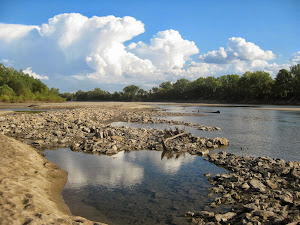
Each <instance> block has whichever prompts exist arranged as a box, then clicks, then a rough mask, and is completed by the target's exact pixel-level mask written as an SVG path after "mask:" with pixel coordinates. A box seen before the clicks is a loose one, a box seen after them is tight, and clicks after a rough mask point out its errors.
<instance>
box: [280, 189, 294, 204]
mask: <svg viewBox="0 0 300 225" xmlns="http://www.w3.org/2000/svg"><path fill="white" fill-rule="evenodd" d="M279 198H280V200H282V201H283V202H284V203H290V204H293V195H292V194H291V193H289V192H287V191H286V192H285V193H283V194H281V195H279Z"/></svg>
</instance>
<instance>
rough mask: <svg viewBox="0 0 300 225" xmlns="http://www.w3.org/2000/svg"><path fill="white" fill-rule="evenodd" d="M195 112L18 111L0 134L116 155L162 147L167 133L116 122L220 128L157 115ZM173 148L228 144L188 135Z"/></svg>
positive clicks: (203, 149)
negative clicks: (118, 124) (122, 125)
mask: <svg viewBox="0 0 300 225" xmlns="http://www.w3.org/2000/svg"><path fill="white" fill-rule="evenodd" d="M167 115H168V116H178V115H181V116H182V115H195V114H187V113H185V114H179V113H168V112H164V111H158V110H153V109H134V110H132V109H101V108H80V109H73V110H56V111H48V112H44V113H38V114H16V115H7V116H5V117H1V118H0V121H1V123H0V133H2V134H5V135H8V136H11V137H14V138H16V139H18V140H21V141H22V142H24V143H26V144H29V145H32V146H34V147H36V148H37V149H41V150H43V149H55V148H59V147H71V148H72V149H73V150H82V151H86V152H99V153H104V154H115V153H117V152H119V151H122V150H136V149H151V150H162V145H161V141H162V138H163V135H164V133H163V132H162V131H160V130H155V129H133V128H129V127H112V126H108V124H109V123H111V122H114V121H131V122H134V123H168V124H175V125H177V124H184V125H186V126H193V127H195V126H199V127H201V129H203V130H217V128H212V127H208V126H201V125H198V124H189V123H184V122H180V121H179V122H178V121H168V120H164V119H159V118H155V117H154V116H167ZM168 145H170V150H171V151H173V150H174V151H188V152H190V153H192V154H202V155H203V154H207V153H208V150H207V149H212V148H217V147H219V146H222V145H228V140H227V139H225V138H214V139H208V138H198V137H193V136H192V135H190V134H189V135H186V136H185V137H182V138H181V139H177V140H173V141H170V143H168Z"/></svg>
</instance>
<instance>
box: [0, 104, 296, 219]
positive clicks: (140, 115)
mask: <svg viewBox="0 0 300 225" xmlns="http://www.w3.org/2000/svg"><path fill="white" fill-rule="evenodd" d="M166 116H171V117H175V116H202V115H201V114H188V113H185V114H182V113H180V114H179V113H169V112H165V111H159V110H156V109H153V108H149V107H147V108H144V107H134V108H132V107H131V108H130V107H124V106H123V105H120V106H118V105H116V106H115V107H104V106H103V107H93V108H76V109H68V110H56V111H48V112H43V113H37V114H10V115H6V116H0V144H1V146H2V148H1V151H2V153H1V154H2V155H1V156H3V157H1V159H0V160H1V167H0V168H1V170H0V171H1V173H0V175H1V177H0V212H1V215H0V224H12V223H14V222H15V221H17V222H16V223H15V224H41V223H45V224H97V223H94V222H91V221H88V220H86V219H84V218H81V217H74V216H71V215H70V212H69V211H68V208H67V206H66V205H64V203H63V200H62V198H61V195H60V193H61V190H62V189H63V186H64V184H65V182H66V172H64V171H62V170H60V169H59V168H58V167H57V166H55V165H54V164H52V163H51V162H49V161H47V160H46V159H45V158H43V157H42V156H41V155H40V154H38V153H37V152H36V150H35V149H34V148H32V147H30V146H27V145H25V144H23V143H26V144H28V145H31V146H33V147H35V148H36V149H39V150H43V149H55V148H62V147H71V149H72V150H74V151H84V152H89V153H96V154H108V155H113V154H116V153H118V152H119V151H131V150H141V149H148V150H159V151H161V150H164V151H167V152H170V153H178V152H189V153H190V154H198V155H201V156H206V155H208V157H207V158H206V159H207V160H209V161H210V162H211V163H214V164H216V165H217V166H220V167H224V168H226V169H227V170H228V171H230V172H229V173H228V174H222V175H216V176H214V177H210V174H205V176H207V177H208V179H209V181H210V182H211V183H212V185H213V187H212V189H211V195H212V196H214V197H215V200H214V201H213V202H212V203H211V207H212V208H215V207H218V206H220V205H221V204H230V205H232V209H231V211H230V212H226V213H224V214H215V213H213V212H209V211H199V212H188V213H187V214H186V218H187V219H188V220H189V221H190V222H191V223H194V224H247V225H251V224H289V223H290V224H297V223H298V222H299V220H300V185H299V184H300V163H299V162H285V161H284V160H281V159H270V158H267V157H259V158H254V157H242V156H236V155H234V154H227V153H226V152H221V153H217V154H208V153H209V151H210V150H211V149H214V148H218V147H221V146H226V145H228V144H229V141H228V140H227V139H226V138H219V137H216V138H205V137H196V136H193V135H191V134H188V133H185V131H184V130H180V129H179V128H178V129H175V130H158V129H144V128H130V127H126V126H123V127H117V126H112V125H110V124H111V123H112V122H118V121H123V122H130V123H143V124H146V123H151V124H155V123H163V124H170V125H183V126H189V127H194V128H197V129H200V130H203V131H219V130H220V128H218V127H210V126H205V125H200V124H194V123H186V122H181V121H175V120H165V119H163V118H161V117H166ZM3 134H4V135H6V136H4V135H3ZM7 136H9V137H13V138H14V139H17V140H20V141H21V142H23V143H21V142H18V141H16V140H14V139H12V138H9V137H7ZM45 199H46V200H45Z"/></svg>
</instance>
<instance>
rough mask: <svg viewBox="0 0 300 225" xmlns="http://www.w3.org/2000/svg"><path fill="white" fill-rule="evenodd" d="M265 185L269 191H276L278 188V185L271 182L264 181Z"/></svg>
mask: <svg viewBox="0 0 300 225" xmlns="http://www.w3.org/2000/svg"><path fill="white" fill-rule="evenodd" d="M266 184H267V186H268V187H269V188H271V189H277V188H278V184H277V183H275V182H273V181H271V180H266Z"/></svg>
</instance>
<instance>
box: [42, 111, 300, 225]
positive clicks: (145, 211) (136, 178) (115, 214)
mask: <svg viewBox="0 0 300 225" xmlns="http://www.w3.org/2000/svg"><path fill="white" fill-rule="evenodd" d="M159 107H160V108H163V109H165V110H166V111H170V112H189V113H203V114H205V116H201V117H198V116H189V117H167V119H170V120H171V119H172V120H180V121H186V122H193V123H198V124H201V125H208V126H218V127H220V128H222V131H221V132H205V131H199V130H196V129H195V128H189V127H186V131H187V132H191V133H193V134H194V135H197V136H205V137H216V136H219V137H226V138H228V139H229V140H230V146H229V147H228V148H225V149H222V150H226V151H228V152H232V153H235V154H239V155H250V156H269V157H271V158H283V159H285V160H292V161H295V160H297V161H300V112H299V111H298V112H297V111H276V110H257V109H255V108H251V107H219V108H216V107H182V106H166V105H160V106H159ZM217 110H219V111H220V112H221V113H211V112H213V111H217ZM114 125H119V126H123V125H127V126H132V127H145V128H159V129H164V128H170V127H171V128H173V127H174V126H170V125H165V124H151V125H149V124H129V123H114ZM181 128H184V127H182V126H181ZM45 154H46V157H47V158H48V159H49V160H50V161H52V162H54V163H56V164H58V165H59V166H60V167H61V168H63V169H64V170H66V171H68V173H69V175H68V183H67V185H66V187H65V189H64V191H63V197H64V199H65V201H66V203H67V205H68V206H69V208H70V210H71V212H72V213H73V214H74V215H80V216H84V217H86V218H88V219H91V220H95V221H100V222H105V223H109V224H186V223H187V222H186V221H185V220H184V214H185V213H186V212H187V211H199V210H205V209H209V203H210V200H211V199H210V197H208V194H209V193H210V192H209V190H208V189H209V187H211V185H210V184H209V182H208V181H207V178H205V177H204V174H205V173H211V174H212V175H214V174H216V173H224V172H226V171H225V170H224V169H222V168H219V167H217V166H215V165H214V164H211V163H209V162H207V161H205V160H204V158H202V157H199V156H192V155H189V154H184V155H177V156H173V157H171V156H169V157H164V158H162V157H161V156H162V152H159V151H145V150H144V151H133V152H129V153H125V152H120V153H118V154H117V155H114V156H105V155H92V154H86V153H82V152H72V151H71V150H70V149H59V150H57V151H53V150H47V151H45ZM209 210H211V209H209ZM216 210H222V209H216ZM223 210H226V208H223Z"/></svg>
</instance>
